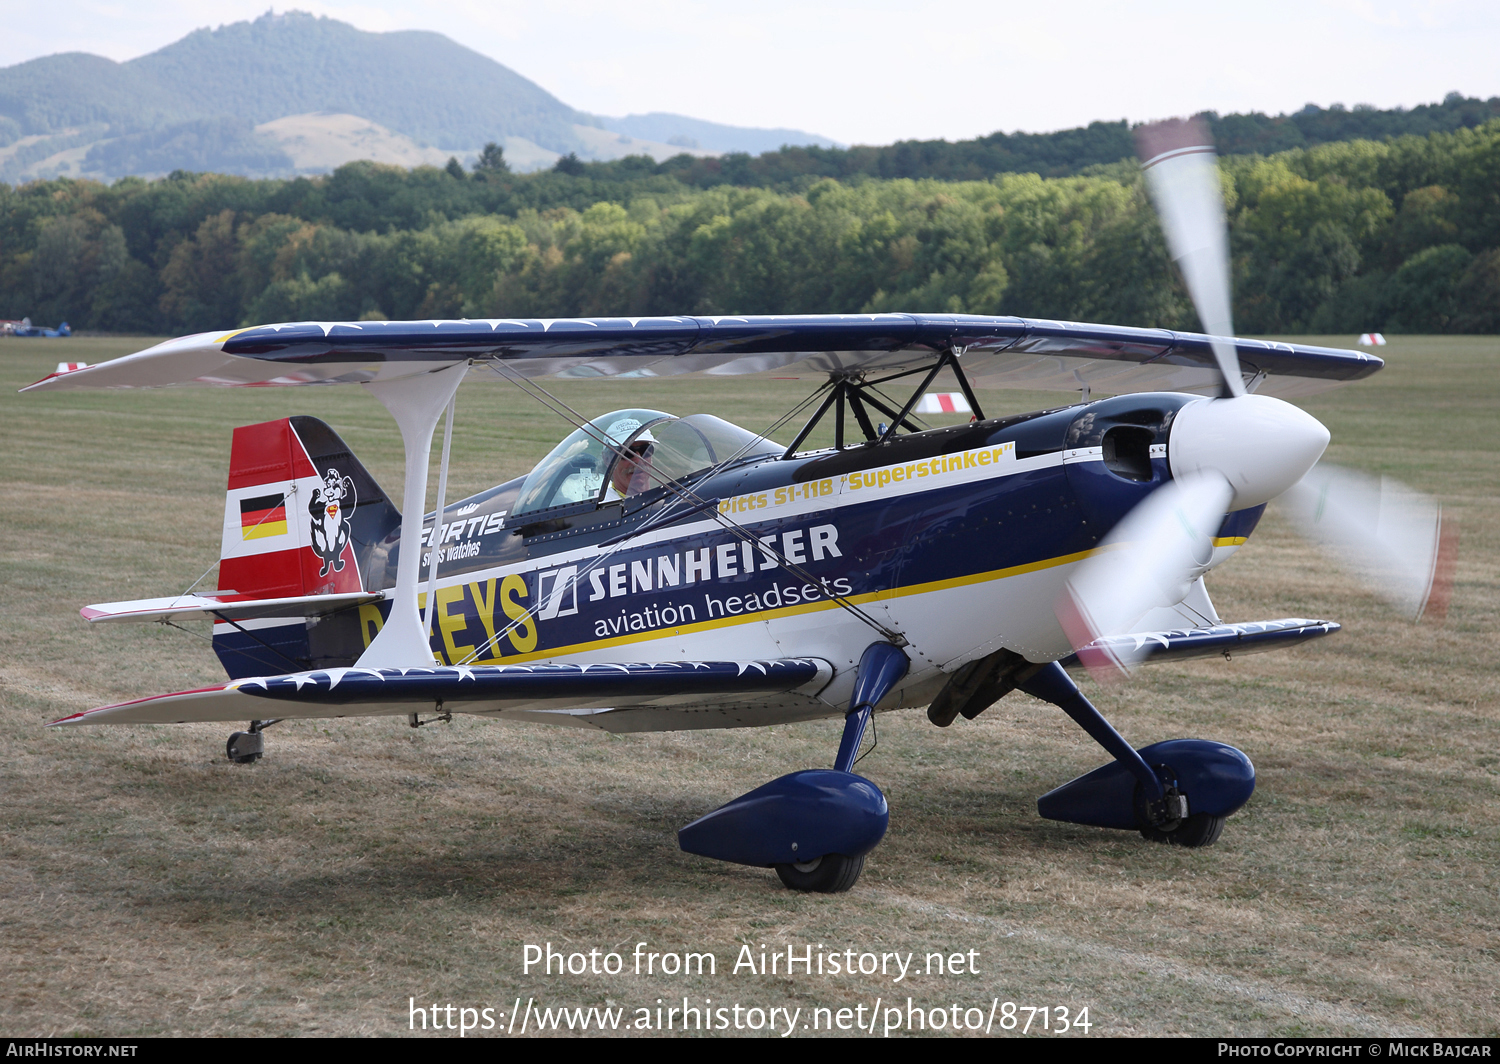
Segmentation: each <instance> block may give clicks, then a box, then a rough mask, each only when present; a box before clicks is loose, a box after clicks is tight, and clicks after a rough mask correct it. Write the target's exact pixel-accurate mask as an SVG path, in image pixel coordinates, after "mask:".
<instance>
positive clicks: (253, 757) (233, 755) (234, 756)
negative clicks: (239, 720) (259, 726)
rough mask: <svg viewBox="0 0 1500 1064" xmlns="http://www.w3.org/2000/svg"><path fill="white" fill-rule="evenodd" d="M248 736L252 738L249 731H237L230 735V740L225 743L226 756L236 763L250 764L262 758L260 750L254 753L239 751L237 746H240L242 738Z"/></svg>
mask: <svg viewBox="0 0 1500 1064" xmlns="http://www.w3.org/2000/svg"><path fill="white" fill-rule="evenodd" d="M248 738H250V733H249V732H239V731H237V732H235V733H233V734H232V735H230V737H229V741H228V742H227V743H225V744H224V754H225V756H226V757H228V758H229V760H231V761H233V762H234V763H235V764H236V765H249V764H253V763H254V762H256V761H259V760H260V757H261V752H260V751H259V750H257V751H255V752H254V753H252V754H240V753H239V752H238V750H237V747H238V746H239V742H240V740H241V739H248Z"/></svg>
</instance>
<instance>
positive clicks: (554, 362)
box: [28, 314, 1384, 396]
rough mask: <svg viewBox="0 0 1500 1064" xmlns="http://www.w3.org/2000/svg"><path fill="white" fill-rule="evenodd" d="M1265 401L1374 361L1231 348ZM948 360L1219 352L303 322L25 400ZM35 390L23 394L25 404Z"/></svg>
mask: <svg viewBox="0 0 1500 1064" xmlns="http://www.w3.org/2000/svg"><path fill="white" fill-rule="evenodd" d="M1233 343H1234V344H1235V346H1236V348H1237V350H1238V352H1239V359H1240V364H1241V367H1242V369H1243V371H1244V373H1245V374H1246V377H1247V379H1248V378H1254V377H1262V378H1263V381H1262V383H1261V384H1260V385H1259V387H1258V389H1257V390H1258V391H1260V392H1261V393H1263V394H1267V395H1278V396H1298V395H1306V394H1310V393H1312V392H1317V391H1322V390H1324V389H1326V388H1331V387H1334V386H1336V385H1338V384H1341V383H1343V382H1345V381H1351V380H1357V379H1359V378H1361V377H1367V376H1369V375H1370V374H1371V373H1374V372H1375V371H1376V370H1378V369H1380V367H1381V366H1382V365H1384V363H1383V362H1382V360H1381V359H1379V358H1377V357H1376V356H1374V355H1370V354H1365V353H1363V352H1359V351H1343V350H1336V349H1333V348H1325V347H1309V346H1305V345H1301V344H1284V343H1272V342H1268V341H1262V340H1235V341H1233ZM948 348H957V349H960V350H961V351H962V352H963V366H964V369H965V371H966V372H967V373H968V374H969V376H970V377H971V378H973V379H974V380H975V382H976V383H978V384H980V385H983V386H988V387H1014V388H1028V389H1039V390H1054V391H1072V392H1076V391H1078V390H1079V389H1080V388H1082V387H1085V386H1087V387H1088V388H1090V389H1091V390H1097V391H1100V392H1109V393H1115V394H1118V393H1124V392H1140V391H1159V390H1170V391H1186V392H1203V393H1215V392H1216V391H1217V389H1218V387H1219V380H1220V378H1219V370H1218V368H1217V364H1216V363H1215V361H1214V356H1213V351H1212V349H1211V346H1210V340H1209V338H1208V337H1206V336H1202V335H1199V334H1196V333H1178V332H1171V331H1168V330H1165V329H1134V328H1129V327H1126V326H1119V325H1088V324H1080V323H1077V322H1061V321H1043V320H1036V319H1027V318H1011V317H982V316H976V315H964V314H946V315H941V314H932V315H925V314H824V315H801V316H797V315H787V316H750V317H715V318H707V317H702V318H700V317H662V318H567V319H556V320H522V319H514V320H513V319H483V320H480V319H474V320H462V321H390V322H385V321H381V322H368V321H362V322H300V323H296V324H288V325H262V326H257V327H255V328H251V329H241V330H239V331H236V332H228V333H199V334H197V335H195V336H185V337H182V338H180V339H177V340H169V341H167V342H166V343H163V344H158V345H157V346H155V347H153V348H150V349H148V350H146V351H140V352H137V353H136V354H133V355H127V356H125V357H124V358H117V359H114V360H113V361H110V362H104V363H100V364H99V365H97V366H89V367H87V368H85V369H78V370H73V371H72V372H67V373H55V374H52V375H51V376H49V377H46V378H44V379H42V380H40V381H38V382H37V383H36V384H33V385H31V388H36V389H56V388H89V387H94V388H146V387H155V386H161V385H171V384H218V385H291V384H330V383H339V382H368V381H376V380H389V379H394V378H399V377H406V376H410V375H412V374H415V373H422V372H426V371H429V370H433V369H439V368H442V367H444V366H450V365H455V364H457V363H460V362H465V361H468V362H471V363H472V364H473V368H472V369H471V371H470V376H474V375H475V374H482V373H484V372H486V371H488V372H489V373H491V374H492V375H495V376H502V375H505V374H507V373H513V374H517V375H520V376H524V377H533V378H543V377H570V378H587V377H609V376H632V377H685V376H727V375H745V374H776V375H778V376H798V375H803V374H806V375H808V376H814V377H822V376H823V375H824V374H827V373H829V372H837V371H841V370H865V371H882V372H883V371H897V370H901V369H908V368H915V367H917V366H921V365H925V364H929V363H930V362H931V361H932V358H933V356H934V354H935V353H937V352H939V351H942V350H946V349H948ZM501 365H503V366H504V367H505V368H504V369H503V370H502V369H501V368H500V367H501ZM28 390H29V389H28Z"/></svg>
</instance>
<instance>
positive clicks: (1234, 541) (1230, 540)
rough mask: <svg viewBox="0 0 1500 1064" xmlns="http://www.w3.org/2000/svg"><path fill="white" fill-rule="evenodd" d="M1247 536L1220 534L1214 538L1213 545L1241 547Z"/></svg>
mask: <svg viewBox="0 0 1500 1064" xmlns="http://www.w3.org/2000/svg"><path fill="white" fill-rule="evenodd" d="M1249 538H1250V537H1249V536H1220V537H1218V538H1217V539H1215V540H1214V546H1215V547H1243V546H1244V545H1245V540H1247V539H1249Z"/></svg>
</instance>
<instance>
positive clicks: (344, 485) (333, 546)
mask: <svg viewBox="0 0 1500 1064" xmlns="http://www.w3.org/2000/svg"><path fill="white" fill-rule="evenodd" d="M357 505H359V500H358V498H357V497H356V494H355V491H354V481H352V480H350V479H349V478H348V477H341V476H340V475H339V471H338V470H337V469H330V470H328V472H327V473H324V474H323V483H322V484H321V485H319V486H318V487H316V488H314V489H313V495H312V502H311V503H309V504H308V507H307V512H308V513H309V514H311V515H312V548H313V551H314V552H315V553H316V554H317V555H318V557H320V558H322V559H323V568H322V570H321V571H320V572H319V573H318V576H319V577H324V576H327V575H328V571H329V570H330V569H332V570H333V571H334V572H336V573H339V572H343V570H344V559H343V558H342V557H340V555H342V554H343V553H344V548H345V547H347V546H348V545H349V538H350V536H351V535H352V534H353V528H352V527H351V526H350V524H349V518H350V517H351V516H352V515H353V514H354V508H355V507H356V506H357Z"/></svg>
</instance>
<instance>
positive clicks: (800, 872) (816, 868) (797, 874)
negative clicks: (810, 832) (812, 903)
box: [776, 853, 865, 894]
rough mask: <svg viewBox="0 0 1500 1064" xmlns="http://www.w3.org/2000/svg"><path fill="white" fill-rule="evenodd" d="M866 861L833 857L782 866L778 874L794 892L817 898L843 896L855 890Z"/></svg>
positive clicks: (779, 866)
mask: <svg viewBox="0 0 1500 1064" xmlns="http://www.w3.org/2000/svg"><path fill="white" fill-rule="evenodd" d="M864 868H865V859H864V855H863V854H861V855H860V856H859V857H845V856H844V855H843V854H841V853H830V854H826V855H825V856H823V857H815V858H813V859H812V860H811V861H807V862H804V863H802V864H779V865H777V866H776V874H777V875H778V876H780V877H781V881H782V882H783V883H785V884H786V885H787V887H788V888H790V889H791V890H802V891H808V892H810V893H815V894H842V893H843V892H844V891H846V890H848V889H849V888H850V887H852V886H854V883H855V881H856V880H858V879H859V874H860V873H861V872H863V871H864Z"/></svg>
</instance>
